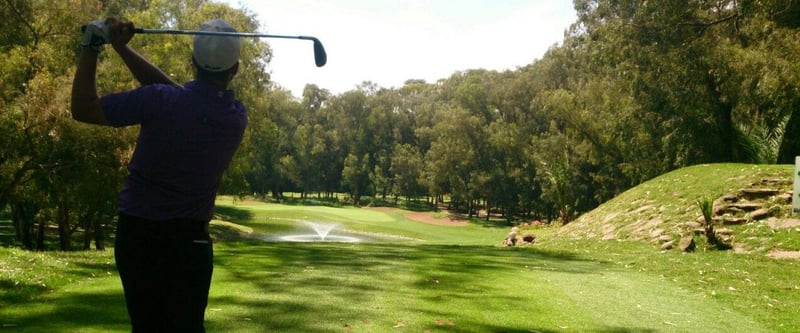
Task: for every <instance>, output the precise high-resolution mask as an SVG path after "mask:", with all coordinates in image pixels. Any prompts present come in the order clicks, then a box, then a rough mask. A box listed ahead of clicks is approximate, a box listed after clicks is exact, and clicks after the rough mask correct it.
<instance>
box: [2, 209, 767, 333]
mask: <svg viewBox="0 0 800 333" xmlns="http://www.w3.org/2000/svg"><path fill="white" fill-rule="evenodd" d="M224 204H226V206H225V207H220V208H221V209H220V211H221V212H223V213H225V214H227V215H229V216H230V217H231V218H232V219H233V221H234V222H236V223H241V224H243V225H246V226H248V227H250V228H252V229H253V230H255V231H254V233H255V234H259V233H265V232H277V233H286V232H293V231H294V230H297V229H298V227H296V226H294V225H293V223H295V222H293V220H297V219H308V220H314V221H324V222H336V223H339V227H338V228H341V229H347V230H350V231H353V232H361V233H364V234H373V235H384V236H388V235H392V236H402V237H403V238H387V240H383V241H377V242H359V243H319V242H315V243H291V242H268V241H267V242H265V241H261V240H259V239H256V238H253V239H243V240H237V241H225V242H218V243H217V244H216V245H215V251H216V254H215V255H216V267H215V272H214V282H213V285H212V290H211V297H210V300H209V307H208V311H207V329H208V331H209V332H609V333H610V332H767V331H769V330H767V329H765V328H764V327H762V326H760V325H759V324H758V323H755V322H753V321H752V320H751V319H750V318H749V317H748V316H747V314H746V313H743V312H741V311H739V310H738V309H733V308H731V307H730V306H727V305H726V304H723V303H722V302H718V301H716V300H714V299H713V298H707V297H704V296H703V295H702V294H698V293H696V292H693V291H691V290H686V289H684V288H681V287H679V286H677V285H675V284H673V283H671V281H670V280H669V279H668V278H665V277H663V276H660V275H659V274H653V273H649V272H646V271H644V272H642V271H637V270H632V269H626V268H625V267H623V266H620V265H618V264H616V263H613V262H611V261H604V260H596V259H594V260H590V259H586V258H584V257H582V256H581V255H580V254H579V253H581V251H580V249H566V248H565V249H554V248H552V247H548V246H539V245H535V246H527V247H517V248H503V247H500V246H499V243H500V241H501V240H502V236H503V235H504V234H505V232H507V228H506V227H492V226H489V225H479V224H475V223H473V224H470V225H467V226H442V225H433V224H427V223H422V222H417V221H412V220H408V219H405V218H404V217H403V216H404V211H400V210H388V211H376V210H368V209H357V208H331V207H309V206H286V205H275V204H261V203H252V202H251V203H247V204H243V205H236V206H231V205H230V202H229V201H228V202H225V203H224ZM299 229H302V228H299ZM543 234H545V235H546V234H547V232H543ZM540 237H545V236H540ZM143 246H146V244H143ZM109 252H110V251H109ZM108 258H109V259H110V258H111V255H110V254H108ZM110 273H111V274H110V275H108V276H98V277H95V278H92V279H87V280H82V281H80V282H76V283H74V284H70V285H67V286H65V287H63V288H59V289H56V290H53V292H52V293H49V294H47V295H45V296H43V297H41V298H39V299H36V300H34V301H31V302H26V303H24V304H14V305H11V306H5V307H2V308H0V323H11V324H14V325H15V327H13V328H9V330H8V331H9V332H125V331H127V328H126V326H125V325H126V320H127V319H126V317H125V313H124V303H123V302H124V300H123V298H122V293H121V287H120V286H119V282H118V280H117V276H116V272H113V271H112V272H110ZM4 288H6V286H4Z"/></svg>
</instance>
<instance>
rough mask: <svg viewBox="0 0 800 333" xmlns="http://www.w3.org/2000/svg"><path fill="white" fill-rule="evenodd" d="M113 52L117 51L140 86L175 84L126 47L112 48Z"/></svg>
mask: <svg viewBox="0 0 800 333" xmlns="http://www.w3.org/2000/svg"><path fill="white" fill-rule="evenodd" d="M114 50H116V51H117V53H118V54H119V56H120V57H121V58H122V61H124V62H125V65H126V66H128V69H129V70H130V71H131V73H132V74H133V77H135V78H136V80H137V81H139V83H140V84H141V85H148V84H154V83H162V84H172V85H175V84H176V83H175V82H174V81H172V79H170V78H169V76H168V75H167V74H166V73H164V72H163V71H161V69H159V68H158V67H156V66H155V65H153V64H151V63H150V62H149V61H147V59H145V58H144V57H142V56H141V55H140V54H139V53H137V52H136V51H134V50H133V49H131V48H130V47H128V46H127V45H122V46H114Z"/></svg>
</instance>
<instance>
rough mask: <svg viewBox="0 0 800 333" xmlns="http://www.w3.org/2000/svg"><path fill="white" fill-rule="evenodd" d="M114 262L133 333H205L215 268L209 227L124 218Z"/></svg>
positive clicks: (118, 228) (204, 224)
mask: <svg viewBox="0 0 800 333" xmlns="http://www.w3.org/2000/svg"><path fill="white" fill-rule="evenodd" d="M114 257H115V259H116V263H117V269H118V270H119V276H120V279H121V280H122V287H123V290H124V291H125V303H126V305H127V307H128V315H129V316H130V319H131V326H132V332H134V333H140V332H147V333H153V332H192V333H196V332H205V328H204V326H203V321H204V319H205V309H206V306H207V305H208V290H209V288H210V286H211V274H212V271H213V267H214V264H213V259H214V251H213V249H212V243H211V238H210V237H209V234H208V222H207V221H187V220H170V221H151V220H146V219H141V218H137V217H132V216H128V215H125V214H122V213H120V214H119V225H118V227H117V238H116V241H115V244H114Z"/></svg>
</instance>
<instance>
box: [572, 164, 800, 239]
mask: <svg viewBox="0 0 800 333" xmlns="http://www.w3.org/2000/svg"><path fill="white" fill-rule="evenodd" d="M793 170H794V166H792V165H746V164H703V165H697V166H692V167H688V168H683V169H679V170H675V171H673V172H670V173H667V174H664V175H662V176H659V177H656V178H654V179H651V180H649V181H647V182H645V183H643V184H641V185H639V186H637V187H635V188H633V189H630V190H628V191H626V192H624V193H622V194H620V195H619V196H617V197H616V198H614V199H612V200H609V201H608V202H606V203H604V204H602V205H601V206H600V207H598V208H597V209H595V210H593V211H591V212H589V213H586V214H584V215H582V216H581V217H580V218H578V219H577V220H575V221H574V222H572V223H570V224H568V225H566V226H564V227H561V228H560V229H559V230H558V235H559V236H563V237H570V238H583V239H587V238H588V239H603V240H614V239H617V240H643V241H649V242H653V243H656V242H658V240H659V239H666V237H671V238H680V237H681V236H684V235H687V234H690V233H692V232H695V230H694V229H695V228H696V223H700V222H701V218H702V213H701V211H700V208H699V207H698V204H697V202H698V200H703V199H712V200H715V203H716V204H719V203H720V202H721V201H722V199H723V198H725V197H726V196H727V197H729V198H733V199H734V200H736V199H738V200H740V201H747V200H746V199H744V198H739V197H737V194H740V193H742V191H743V190H747V189H766V188H770V189H774V190H775V191H776V193H777V195H775V196H773V197H767V198H764V199H762V200H758V201H759V202H761V205H762V207H763V208H764V209H765V210H767V211H768V212H769V215H770V216H769V217H768V218H764V219H762V220H754V219H752V218H748V217H749V216H750V214H752V212H742V213H740V214H733V213H729V212H725V213H724V214H723V215H722V216H720V219H719V220H717V221H715V222H714V223H715V224H717V227H720V228H724V231H725V232H726V233H729V234H730V236H729V237H728V238H729V241H730V242H732V243H733V244H731V245H733V246H734V247H735V248H736V249H738V250H739V251H742V252H752V251H756V252H759V251H760V252H767V251H770V250H774V249H783V250H800V236H798V235H797V232H796V231H795V230H794V228H780V227H779V226H781V225H785V223H784V222H785V221H786V220H789V219H791V218H792V217H791V199H789V200H788V201H787V200H785V199H777V198H776V197H778V196H786V195H789V194H787V192H791V190H792V180H793V178H792V172H793ZM733 215H739V218H737V219H733V217H735V216H733ZM726 217H731V218H730V219H728V218H726ZM727 221H736V223H731V224H728V222H727Z"/></svg>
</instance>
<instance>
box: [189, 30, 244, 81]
mask: <svg viewBox="0 0 800 333" xmlns="http://www.w3.org/2000/svg"><path fill="white" fill-rule="evenodd" d="M200 31H224V32H236V29H234V28H233V27H232V26H231V25H230V24H228V22H225V21H223V20H219V19H216V20H211V21H208V22H205V23H203V24H201V25H200ZM241 50H242V42H241V41H240V40H239V37H236V36H211V35H197V36H195V37H194V46H193V50H192V56H193V57H194V60H195V61H196V62H197V65H198V66H200V68H202V69H204V70H207V71H209V72H221V71H224V70H228V69H230V68H231V67H233V65H234V64H236V62H237V61H239V54H240V53H241Z"/></svg>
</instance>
